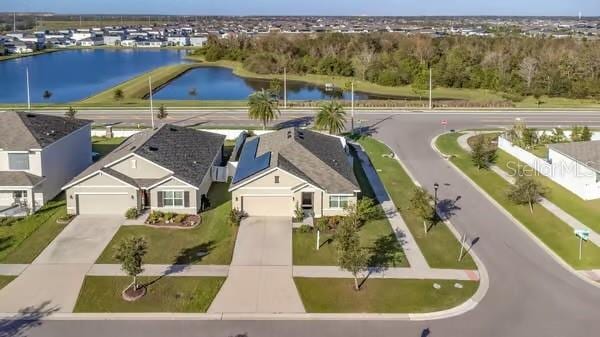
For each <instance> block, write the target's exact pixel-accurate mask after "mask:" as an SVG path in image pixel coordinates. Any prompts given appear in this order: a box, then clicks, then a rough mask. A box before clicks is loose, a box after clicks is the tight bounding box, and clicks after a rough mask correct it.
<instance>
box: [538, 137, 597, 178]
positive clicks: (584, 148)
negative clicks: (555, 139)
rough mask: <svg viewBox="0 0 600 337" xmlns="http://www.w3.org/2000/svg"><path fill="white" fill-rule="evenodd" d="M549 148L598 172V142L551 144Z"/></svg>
mask: <svg viewBox="0 0 600 337" xmlns="http://www.w3.org/2000/svg"><path fill="white" fill-rule="evenodd" d="M549 148H550V149H552V150H555V151H557V152H560V153H562V154H564V155H565V156H567V157H570V158H572V159H574V160H576V161H578V162H579V163H581V164H583V165H586V166H588V167H589V168H591V169H593V170H596V171H598V172H600V140H594V141H591V142H573V143H560V144H551V145H550V146H549Z"/></svg>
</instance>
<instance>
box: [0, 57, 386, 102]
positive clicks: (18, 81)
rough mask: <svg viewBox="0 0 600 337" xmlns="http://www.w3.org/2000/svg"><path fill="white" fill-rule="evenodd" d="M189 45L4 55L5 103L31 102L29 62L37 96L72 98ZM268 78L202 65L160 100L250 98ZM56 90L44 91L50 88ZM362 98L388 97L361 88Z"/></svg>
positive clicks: (297, 92)
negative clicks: (14, 55)
mask: <svg viewBox="0 0 600 337" xmlns="http://www.w3.org/2000/svg"><path fill="white" fill-rule="evenodd" d="M185 55H186V51H178V50H164V49H163V50H148V49H145V50H144V49H142V50H140V49H130V50H127V49H120V50H115V49H85V50H67V51H60V52H56V53H48V54H42V55H38V56H32V57H23V58H18V59H13V60H8V61H0V103H25V102H27V91H26V90H27V86H26V76H25V70H26V68H29V81H30V88H31V102H33V103H66V102H73V101H78V100H82V99H85V98H87V97H89V96H92V95H94V94H97V93H99V92H101V91H103V90H106V89H109V88H111V87H113V86H115V85H117V84H119V83H122V82H124V81H127V80H129V79H131V78H133V77H135V76H137V75H140V74H142V73H145V72H148V71H150V70H152V69H154V68H158V67H161V66H165V65H169V64H176V63H181V62H185V60H184V57H185ZM263 88H265V89H268V88H269V81H268V80H256V79H245V78H241V77H238V76H236V75H234V74H233V72H232V70H231V69H228V68H220V67H202V68H196V69H192V70H190V71H188V72H187V73H185V74H183V75H182V76H180V77H179V78H176V79H175V80H174V81H172V82H171V83H168V84H167V85H166V86H164V87H163V88H161V89H160V90H157V91H156V92H155V93H154V98H155V99H158V100H245V99H247V98H248V96H249V95H250V94H252V93H254V92H255V91H258V90H260V89H263ZM46 90H47V91H49V92H51V93H52V95H51V96H50V97H44V92H45V91H46ZM332 97H335V98H344V99H350V93H348V92H344V93H342V92H341V91H339V90H338V91H333V92H332V91H326V90H325V88H324V87H323V86H317V85H313V84H309V83H304V82H292V81H288V99H289V100H322V99H330V98H332ZM355 98H356V99H357V100H361V99H385V98H386V97H381V96H376V95H369V94H364V93H360V92H356V93H355Z"/></svg>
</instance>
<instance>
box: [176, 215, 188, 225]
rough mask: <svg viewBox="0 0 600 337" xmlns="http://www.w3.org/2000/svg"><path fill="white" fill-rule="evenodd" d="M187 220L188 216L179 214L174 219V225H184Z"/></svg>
mask: <svg viewBox="0 0 600 337" xmlns="http://www.w3.org/2000/svg"><path fill="white" fill-rule="evenodd" d="M185 218H187V214H177V215H176V216H175V217H174V218H173V222H174V223H183V222H184V221H185Z"/></svg>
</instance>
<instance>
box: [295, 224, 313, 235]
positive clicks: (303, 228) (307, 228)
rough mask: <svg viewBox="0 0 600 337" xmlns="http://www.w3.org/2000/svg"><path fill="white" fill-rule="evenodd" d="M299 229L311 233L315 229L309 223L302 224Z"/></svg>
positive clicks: (301, 231)
mask: <svg viewBox="0 0 600 337" xmlns="http://www.w3.org/2000/svg"><path fill="white" fill-rule="evenodd" d="M298 231H299V232H300V233H310V232H312V231H313V228H312V226H309V225H302V226H300V227H299V228H298Z"/></svg>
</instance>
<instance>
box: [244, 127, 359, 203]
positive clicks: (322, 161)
mask: <svg viewBox="0 0 600 337" xmlns="http://www.w3.org/2000/svg"><path fill="white" fill-rule="evenodd" d="M258 139H259V143H258V149H257V152H256V156H260V155H263V154H265V153H267V152H271V162H270V165H269V167H268V168H267V169H271V168H274V167H279V168H281V169H282V170H285V171H287V172H289V173H291V174H293V175H296V176H298V177H299V178H301V179H304V180H306V181H307V182H309V183H311V184H313V185H315V186H317V187H319V188H322V189H323V190H325V191H327V192H328V193H352V192H354V191H356V190H359V187H358V183H357V181H356V177H355V175H354V170H353V168H352V165H351V164H350V161H349V159H348V154H347V153H346V152H345V150H344V148H343V146H342V143H341V140H340V139H339V138H338V137H334V136H330V135H325V134H322V133H319V132H315V131H311V130H305V129H299V128H286V129H281V130H279V131H275V132H272V133H268V134H264V135H261V136H259V137H258ZM242 151H243V150H242ZM264 171H265V170H262V171H261V172H264ZM261 172H257V173H256V174H254V175H252V176H250V177H248V178H246V179H244V180H241V181H240V182H238V183H237V184H235V185H234V186H232V188H235V187H236V186H239V185H240V184H243V183H244V182H246V181H248V180H249V179H251V178H252V177H254V176H256V175H257V174H260V173H261Z"/></svg>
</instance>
